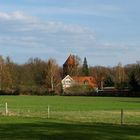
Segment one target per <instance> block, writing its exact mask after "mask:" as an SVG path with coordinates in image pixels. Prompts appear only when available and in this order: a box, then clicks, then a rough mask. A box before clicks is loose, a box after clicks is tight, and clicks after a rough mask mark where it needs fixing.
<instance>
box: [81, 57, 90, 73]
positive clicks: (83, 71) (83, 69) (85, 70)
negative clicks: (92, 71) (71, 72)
mask: <svg viewBox="0 0 140 140" xmlns="http://www.w3.org/2000/svg"><path fill="white" fill-rule="evenodd" d="M82 74H83V76H89V69H88V64H87V59H86V57H85V58H84V62H83V67H82Z"/></svg>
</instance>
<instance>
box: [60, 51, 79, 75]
mask: <svg viewBox="0 0 140 140" xmlns="http://www.w3.org/2000/svg"><path fill="white" fill-rule="evenodd" d="M76 71H77V63H76V57H75V55H71V54H70V56H69V57H68V58H67V60H66V61H65V63H64V64H63V76H64V77H65V76H67V75H70V76H75V74H76Z"/></svg>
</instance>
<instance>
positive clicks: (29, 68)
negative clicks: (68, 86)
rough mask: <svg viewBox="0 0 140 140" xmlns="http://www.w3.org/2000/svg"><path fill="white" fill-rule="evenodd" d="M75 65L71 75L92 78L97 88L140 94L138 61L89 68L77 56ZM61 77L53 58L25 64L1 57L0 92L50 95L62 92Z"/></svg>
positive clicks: (31, 59)
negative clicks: (125, 90) (109, 88)
mask: <svg viewBox="0 0 140 140" xmlns="http://www.w3.org/2000/svg"><path fill="white" fill-rule="evenodd" d="M76 58H77V59H76V61H77V63H76V66H75V67H73V69H71V71H72V74H73V75H72V76H93V77H94V78H95V80H96V82H97V85H98V89H101V90H102V89H103V87H115V88H116V89H118V90H124V89H128V90H129V91H130V92H132V93H138V92H139V91H140V62H139V61H138V62H136V63H135V64H128V65H125V66H123V65H122V64H121V63H119V64H118V65H116V66H114V67H105V66H88V62H87V59H86V57H85V58H84V60H83V61H81V59H80V57H76ZM62 78H64V75H63V67H62V66H59V65H58V63H57V61H56V60H55V59H53V58H50V59H48V60H46V61H45V60H41V59H40V58H30V59H29V60H28V61H27V62H26V63H24V64H17V63H15V62H13V61H12V60H11V58H10V57H6V58H3V57H2V56H0V93H1V94H10V95H15V94H27V95H53V94H58V95H61V93H62V85H61V80H62Z"/></svg>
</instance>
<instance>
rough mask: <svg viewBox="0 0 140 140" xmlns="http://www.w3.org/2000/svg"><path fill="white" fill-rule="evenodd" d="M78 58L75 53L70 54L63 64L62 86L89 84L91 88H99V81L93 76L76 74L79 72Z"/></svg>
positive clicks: (64, 87)
mask: <svg viewBox="0 0 140 140" xmlns="http://www.w3.org/2000/svg"><path fill="white" fill-rule="evenodd" d="M77 66H78V63H77V58H76V56H75V55H71V54H70V55H69V57H68V58H67V60H66V61H65V63H64V64H63V77H64V78H63V79H62V81H61V83H62V88H63V90H65V89H66V88H69V87H72V86H73V85H87V86H90V87H91V88H93V89H95V88H97V87H98V86H97V83H96V80H95V78H94V77H92V76H75V75H76V72H77Z"/></svg>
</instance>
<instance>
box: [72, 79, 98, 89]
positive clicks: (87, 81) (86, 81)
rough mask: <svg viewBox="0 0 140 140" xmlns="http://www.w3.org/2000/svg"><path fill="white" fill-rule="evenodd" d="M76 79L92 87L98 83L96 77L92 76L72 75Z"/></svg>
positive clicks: (79, 82)
mask: <svg viewBox="0 0 140 140" xmlns="http://www.w3.org/2000/svg"><path fill="white" fill-rule="evenodd" d="M72 79H73V80H74V81H76V82H77V83H78V84H87V85H90V86H91V87H97V83H96V80H95V78H94V77H92V76H75V77H72Z"/></svg>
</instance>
